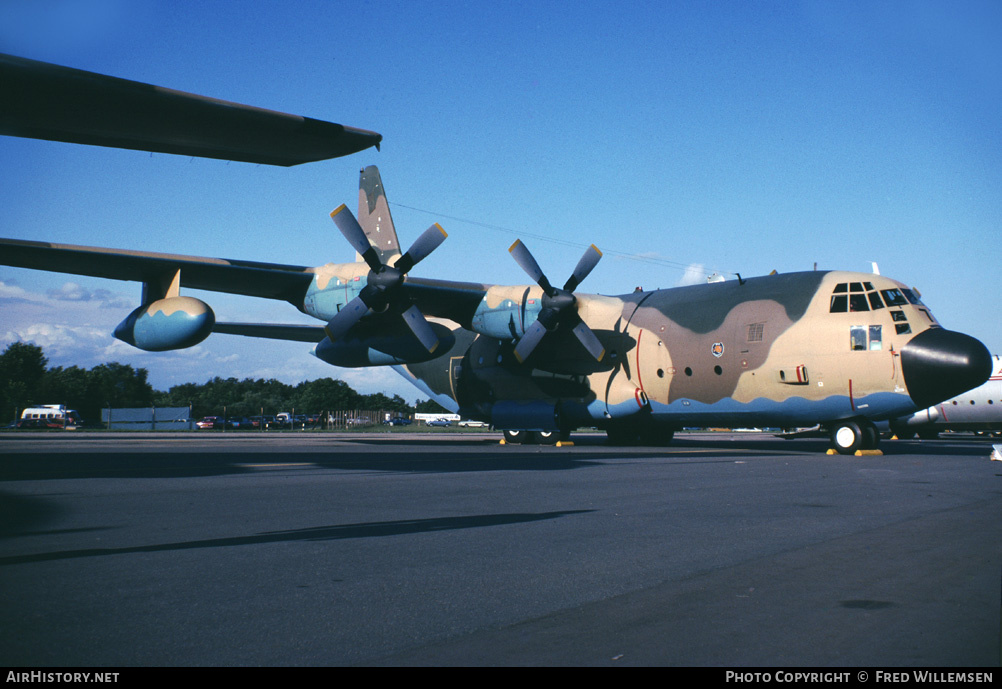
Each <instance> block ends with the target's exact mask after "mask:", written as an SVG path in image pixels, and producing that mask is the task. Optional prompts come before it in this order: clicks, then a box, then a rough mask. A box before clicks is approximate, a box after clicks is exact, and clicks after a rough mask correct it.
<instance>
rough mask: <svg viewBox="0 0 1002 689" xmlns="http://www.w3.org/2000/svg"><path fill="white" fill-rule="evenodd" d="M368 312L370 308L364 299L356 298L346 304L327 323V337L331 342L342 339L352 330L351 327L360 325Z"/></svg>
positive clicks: (325, 328) (325, 329) (325, 327)
mask: <svg viewBox="0 0 1002 689" xmlns="http://www.w3.org/2000/svg"><path fill="white" fill-rule="evenodd" d="M368 312H369V307H368V306H367V305H366V304H365V302H364V301H362V297H361V296H358V297H355V298H354V299H352V300H351V301H349V302H348V303H347V304H345V305H344V308H342V309H341V310H340V311H338V312H337V313H336V314H335V315H334V318H332V319H330V320H329V321H327V325H326V326H324V331H325V332H326V333H327V337H328V338H330V340H331V342H334V341H335V340H338V339H340V338H341V337H342V336H343V335H344V334H345V333H346V332H348V331H349V330H350V329H351V326H353V325H355V324H356V323H358V321H359V320H361V318H362V316H364V315H365V314H367V313H368Z"/></svg>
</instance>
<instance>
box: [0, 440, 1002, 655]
mask: <svg viewBox="0 0 1002 689" xmlns="http://www.w3.org/2000/svg"><path fill="white" fill-rule="evenodd" d="M573 440H574V441H575V444H574V445H573V446H571V447H544V446H512V445H500V444H499V443H498V436H497V435H495V434H490V433H464V434H457V433H440V434H439V433H423V434H419V433H408V432H394V433H371V434H366V433H343V434H333V433H285V434H265V433H261V434H254V433H246V434H240V433H225V434H223V433H211V432H209V433H205V432H203V433H177V434H173V433H172V434H163V433H159V434H153V433H144V434H132V433H128V434H123V433H89V432H55V433H27V434H25V433H2V434H0V664H2V665H3V666H6V667H60V666H77V667H104V668H108V667H127V666H324V665H332V666H352V665H362V666H373V665H388V666H422V665H424V666H442V665H447V666H449V665H459V666H713V667H756V666H759V667H818V666H834V667H854V668H859V667H888V668H891V667H895V668H901V667H992V666H997V665H998V664H999V661H1000V619H1002V618H1000V606H1002V601H1000V591H1002V531H1000V529H999V518H1000V516H1002V462H992V461H990V460H989V456H990V454H991V452H992V444H991V443H990V442H986V441H983V440H979V439H975V438H973V437H972V436H959V435H956V436H950V437H949V438H947V439H945V440H939V441H917V440H916V441H887V440H885V441H884V442H883V443H882V444H881V449H882V450H883V452H884V454H883V455H878V456H865V457H844V456H841V455H826V454H825V449H826V448H827V443H826V442H825V441H824V440H821V439H817V440H814V439H798V440H789V441H784V440H779V439H775V438H773V437H771V436H769V435H767V434H760V433H758V434H756V433H747V434H746V433H738V434H734V433H729V434H698V435H688V434H680V435H679V436H677V437H676V440H675V441H674V442H673V443H672V444H671V445H670V446H667V447H610V446H607V445H605V443H604V440H603V438H602V436H600V435H595V434H578V435H575V436H574V438H573Z"/></svg>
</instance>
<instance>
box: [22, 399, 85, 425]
mask: <svg viewBox="0 0 1002 689" xmlns="http://www.w3.org/2000/svg"><path fill="white" fill-rule="evenodd" d="M81 423H82V420H81V419H80V415H79V414H77V411H76V409H67V408H66V405H65V404H43V405H42V406H40V407H28V408H27V409H25V410H24V411H23V412H21V422H20V423H19V424H18V428H76V427H77V426H79V425H80V424H81Z"/></svg>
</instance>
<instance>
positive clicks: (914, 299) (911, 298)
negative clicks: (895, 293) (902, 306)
mask: <svg viewBox="0 0 1002 689" xmlns="http://www.w3.org/2000/svg"><path fill="white" fill-rule="evenodd" d="M901 293H902V294H904V295H905V299H907V300H908V302H909V303H911V304H915V306H925V304H923V303H922V300H921V299H919V298H918V295H917V294H915V292H914V291H912V290H910V289H906V288H902V290H901Z"/></svg>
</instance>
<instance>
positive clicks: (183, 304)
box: [115, 297, 216, 352]
mask: <svg viewBox="0 0 1002 689" xmlns="http://www.w3.org/2000/svg"><path fill="white" fill-rule="evenodd" d="M215 324H216V314H214V313H213V312H212V309H211V308H209V305H208V304H206V303H205V302H204V301H201V300H200V299H195V298H194V297H166V298H164V299H159V300H157V301H155V302H153V303H152V304H146V305H143V306H140V307H139V308H138V309H136V310H135V311H133V312H132V313H130V314H129V315H128V317H127V318H126V319H125V320H124V321H122V322H121V323H119V324H118V327H116V328H115V337H117V338H118V339H119V340H121V341H122V342H127V343H129V344H130V345H132V346H133V347H138V348H139V349H143V350H146V351H147V352H165V351H168V350H171V349H184V348H185V347H193V346H195V345H197V344H198V343H199V342H201V341H202V340H204V339H205V338H207V337H208V336H209V334H210V333H211V332H212V326H214V325H215Z"/></svg>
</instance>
